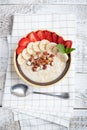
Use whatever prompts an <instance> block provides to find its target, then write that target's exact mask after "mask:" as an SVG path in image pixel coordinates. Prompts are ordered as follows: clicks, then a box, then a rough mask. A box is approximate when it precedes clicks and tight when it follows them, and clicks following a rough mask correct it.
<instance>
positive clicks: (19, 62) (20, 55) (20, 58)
mask: <svg viewBox="0 0 87 130" xmlns="http://www.w3.org/2000/svg"><path fill="white" fill-rule="evenodd" d="M17 61H18V64H19V65H22V64H24V63H25V62H26V61H25V59H24V58H23V56H22V54H21V53H20V54H19V55H18V58H17Z"/></svg>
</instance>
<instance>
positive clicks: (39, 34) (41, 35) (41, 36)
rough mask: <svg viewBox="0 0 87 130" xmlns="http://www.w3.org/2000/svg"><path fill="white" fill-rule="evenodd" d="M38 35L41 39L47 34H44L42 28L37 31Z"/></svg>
mask: <svg viewBox="0 0 87 130" xmlns="http://www.w3.org/2000/svg"><path fill="white" fill-rule="evenodd" d="M36 35H37V36H38V38H39V39H40V40H43V39H45V34H44V32H43V31H41V30H38V31H36Z"/></svg>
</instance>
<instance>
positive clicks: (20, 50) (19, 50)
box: [16, 46, 25, 55]
mask: <svg viewBox="0 0 87 130" xmlns="http://www.w3.org/2000/svg"><path fill="white" fill-rule="evenodd" d="M24 48H25V47H23V46H21V47H20V46H19V47H18V48H17V49H16V53H17V55H19V54H20V53H21V52H22V51H23V50H24Z"/></svg>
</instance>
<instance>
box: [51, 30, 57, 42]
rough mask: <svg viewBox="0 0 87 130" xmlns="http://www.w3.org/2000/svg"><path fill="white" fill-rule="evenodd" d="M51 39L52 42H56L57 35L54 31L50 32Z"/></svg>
mask: <svg viewBox="0 0 87 130" xmlns="http://www.w3.org/2000/svg"><path fill="white" fill-rule="evenodd" d="M52 39H53V40H52V41H53V42H55V43H57V35H56V33H55V32H53V33H52Z"/></svg>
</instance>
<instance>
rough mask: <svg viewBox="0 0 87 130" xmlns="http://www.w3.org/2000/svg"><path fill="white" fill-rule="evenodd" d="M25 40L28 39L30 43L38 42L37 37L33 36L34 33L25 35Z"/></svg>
mask: <svg viewBox="0 0 87 130" xmlns="http://www.w3.org/2000/svg"><path fill="white" fill-rule="evenodd" d="M27 38H29V39H30V41H31V42H36V41H39V38H38V36H37V35H36V34H35V32H31V33H29V34H28V35H27Z"/></svg>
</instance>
